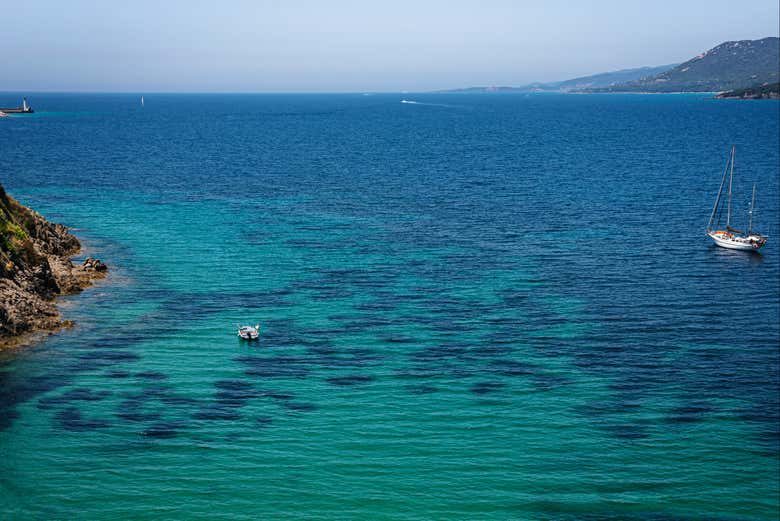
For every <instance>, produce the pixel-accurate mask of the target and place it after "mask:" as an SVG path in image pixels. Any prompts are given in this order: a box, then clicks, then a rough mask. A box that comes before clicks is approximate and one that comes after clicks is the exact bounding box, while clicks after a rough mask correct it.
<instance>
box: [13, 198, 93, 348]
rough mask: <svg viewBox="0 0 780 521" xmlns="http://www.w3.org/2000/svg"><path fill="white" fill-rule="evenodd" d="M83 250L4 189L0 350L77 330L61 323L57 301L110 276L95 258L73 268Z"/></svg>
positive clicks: (61, 228)
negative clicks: (38, 336)
mask: <svg viewBox="0 0 780 521" xmlns="http://www.w3.org/2000/svg"><path fill="white" fill-rule="evenodd" d="M80 250H81V244H80V243H79V241H78V239H76V237H74V236H73V235H72V234H71V233H70V232H69V231H68V229H67V228H66V227H65V226H63V225H61V224H55V223H51V222H49V221H47V220H46V219H44V218H43V217H42V216H41V215H40V214H39V213H37V212H35V211H33V210H31V209H29V208H27V207H25V206H23V205H21V204H20V203H19V202H18V201H16V200H15V199H14V198H13V197H11V196H9V195H8V194H7V193H6V192H5V189H4V188H3V187H2V185H0V350H1V349H3V348H7V347H11V346H15V345H19V344H21V343H24V342H25V341H26V340H29V339H30V338H32V336H33V335H34V334H35V333H42V332H43V333H50V332H53V331H57V330H59V329H61V328H63V327H70V326H72V325H73V323H72V322H71V321H68V320H63V319H62V316H61V315H60V313H59V310H58V309H57V304H56V299H57V297H58V296H60V295H71V294H74V293H78V292H80V291H82V290H83V289H84V288H86V287H88V286H90V285H91V284H92V282H93V281H94V280H95V279H97V278H103V277H105V276H106V274H107V272H108V269H107V267H106V265H105V264H103V263H102V262H101V261H99V260H96V259H92V258H87V259H86V260H85V261H84V262H83V263H81V264H74V263H73V262H72V261H71V258H72V257H73V256H74V255H76V254H77V253H78V252H79V251H80Z"/></svg>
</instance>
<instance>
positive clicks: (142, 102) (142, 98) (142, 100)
mask: <svg viewBox="0 0 780 521" xmlns="http://www.w3.org/2000/svg"><path fill="white" fill-rule="evenodd" d="M141 106H142V107H143V106H144V97H143V96H141Z"/></svg>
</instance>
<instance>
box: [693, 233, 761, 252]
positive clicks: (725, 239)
mask: <svg viewBox="0 0 780 521" xmlns="http://www.w3.org/2000/svg"><path fill="white" fill-rule="evenodd" d="M707 235H709V236H710V238H711V239H712V240H713V241H714V242H715V244H717V245H718V246H720V247H721V248H728V249H730V250H743V251H757V250H758V249H759V248H761V247H762V246H763V245H764V244H766V239H765V238H764V237H758V236H755V235H751V236H749V237H741V236H734V235H730V236H729V235H726V234H722V233H717V232H715V233H708V234H707Z"/></svg>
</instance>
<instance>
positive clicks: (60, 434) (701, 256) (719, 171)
mask: <svg viewBox="0 0 780 521" xmlns="http://www.w3.org/2000/svg"><path fill="white" fill-rule="evenodd" d="M23 95H26V96H27V99H28V102H29V103H30V104H31V105H32V106H33V107H34V108H35V110H36V112H35V113H34V114H31V115H14V116H11V117H8V118H3V119H2V120H0V154H1V158H0V184H2V185H3V186H4V187H5V188H6V190H7V191H8V192H9V193H11V194H12V195H13V196H14V197H16V198H17V199H19V200H20V201H21V202H22V203H23V204H25V205H27V206H30V207H31V208H34V209H35V210H37V211H38V212H40V213H41V214H42V215H44V216H45V217H46V218H48V219H49V220H51V221H55V222H61V223H64V224H66V225H67V226H69V227H71V228H72V230H73V233H74V234H76V235H77V236H78V237H79V239H80V240H81V242H82V244H83V251H82V252H81V253H80V254H79V256H78V257H77V258H76V260H77V261H80V260H83V259H84V258H85V257H87V256H92V257H97V258H99V259H101V260H102V261H104V262H105V263H106V264H107V265H108V266H109V268H110V274H109V276H108V277H107V278H106V279H105V280H102V281H98V282H97V283H96V284H95V285H94V286H93V287H91V288H90V289H87V290H86V291H84V292H83V293H82V294H80V295H76V296H71V297H66V298H63V299H62V300H61V302H62V312H63V316H64V318H66V319H70V320H74V321H75V324H76V325H75V327H73V328H72V329H66V330H63V331H61V332H59V333H57V334H54V335H52V336H48V337H45V338H43V339H42V340H41V341H40V342H38V343H36V344H35V345H33V346H29V347H27V348H24V349H19V350H14V351H6V352H3V353H2V354H0V517H2V518H3V519H9V520H10V519H13V520H16V519H24V520H28V519H33V520H37V519H40V520H58V519H62V520H76V519H133V520H153V519H177V520H250V519H251V520H256V519H268V520H272V519H306V520H347V519H366V520H409V521H411V520H602V519H614V520H672V519H674V520H678V519H679V520H698V519H701V520H771V519H778V517H780V414H779V413H778V410H779V407H780V405H779V403H778V402H779V400H780V399H779V396H780V379H779V377H778V359H779V358H780V356H779V348H778V345H779V344H780V325H779V323H780V288H779V287H778V285H779V284H780V249H779V247H780V229H779V228H780V193H779V189H780V182H779V181H778V175H779V174H778V173H779V172H780V152H779V148H780V147H778V142H780V102H777V101H771V100H770V101H767V100H757V101H732V100H716V99H714V98H713V97H712V95H711V94H678V95H619V94H603V95H600V94H592V95H563V94H528V95H525V94H402V95H401V94H154V93H143V95H144V98H145V99H144V101H145V103H144V105H143V106H142V105H141V100H140V96H141V94H140V93H138V94H87V93H85V94H55V93H8V92H6V93H1V94H0V105H11V106H14V105H16V104H18V103H19V100H20V99H21V97H22V96H23ZM402 101H403V102H402ZM732 145H736V161H735V168H734V183H733V197H732V210H731V214H732V215H731V217H732V224H733V225H734V226H737V227H740V228H743V227H746V226H747V223H748V220H749V214H748V211H749V207H750V195H751V189H752V186H753V184H754V183H755V185H756V189H757V195H756V203H755V212H754V215H753V227H754V229H756V230H758V231H759V232H761V233H764V234H765V235H768V236H769V240H768V243H767V245H766V246H765V247H764V248H763V249H762V250H761V252H760V253H754V252H739V251H731V250H726V249H722V248H718V247H716V246H714V245H713V244H712V242H711V241H710V239H709V238H708V237H706V236H705V234H704V231H705V228H706V226H707V222H708V219H709V217H710V212H711V211H712V207H713V204H714V202H715V196H716V195H717V193H718V188H719V185H720V182H721V177H722V175H723V171H724V168H725V167H726V163H727V161H728V158H729V153H730V148H731V146H732ZM237 324H241V325H255V324H259V326H260V331H261V334H260V340H259V341H258V342H253V343H250V342H244V341H241V340H240V339H239V338H238V337H237V335H236V326H237Z"/></svg>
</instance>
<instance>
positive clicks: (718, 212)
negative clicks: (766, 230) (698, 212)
mask: <svg viewBox="0 0 780 521" xmlns="http://www.w3.org/2000/svg"><path fill="white" fill-rule="evenodd" d="M735 154H736V147H735V146H733V145H732V147H731V155H730V156H729V161H728V163H726V169H725V170H724V171H723V178H722V179H721V180H720V188H719V189H718V196H717V197H716V198H715V206H713V208H712V214H710V222H709V223H708V224H707V235H709V236H710V238H711V239H712V240H713V241H715V244H717V245H718V246H721V247H723V248H729V249H732V250H752V251H757V250H758V249H759V248H761V247H762V246H763V245H764V244H766V239H767V237H766V236H765V235H761V234H760V233H756V232H754V231H753V209H754V208H755V204H756V185H755V184H754V185H753V198H752V200H751V201H750V222H749V223H748V229H747V233H746V232H743V231H740V230H737V229H735V228H732V227H731V186H732V184H733V181H734V155H735ZM727 176H728V179H729V189H728V195H727V197H726V200H725V201H723V188H724V186H725V184H726V177H727ZM724 205H725V207H726V227H725V229H717V228H718V226H719V223H720V219H721V217H722V214H723V206H724ZM713 223H714V225H715V228H713Z"/></svg>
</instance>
